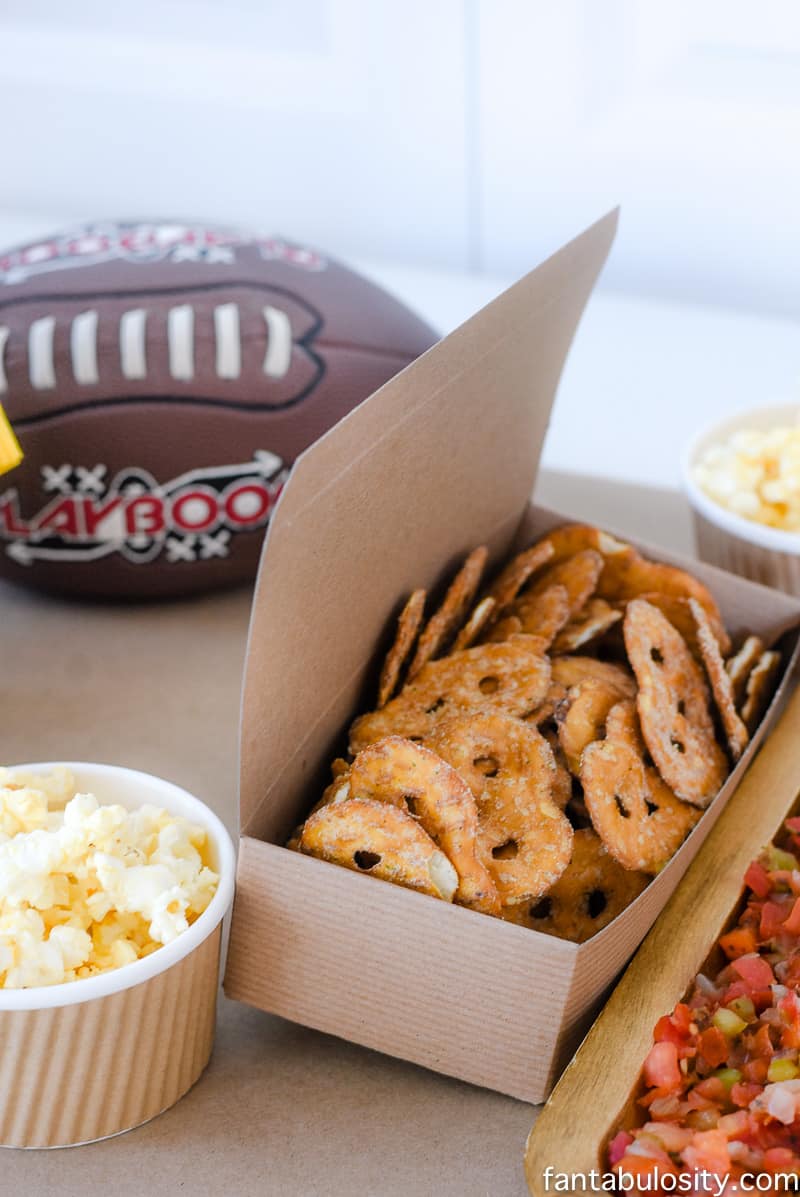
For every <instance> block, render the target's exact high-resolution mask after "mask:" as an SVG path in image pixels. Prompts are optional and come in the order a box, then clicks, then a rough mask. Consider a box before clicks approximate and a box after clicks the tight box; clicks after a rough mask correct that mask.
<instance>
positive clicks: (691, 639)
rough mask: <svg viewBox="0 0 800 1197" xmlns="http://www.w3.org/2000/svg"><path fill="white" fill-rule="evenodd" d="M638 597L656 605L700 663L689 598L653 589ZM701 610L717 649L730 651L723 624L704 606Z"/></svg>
mask: <svg viewBox="0 0 800 1197" xmlns="http://www.w3.org/2000/svg"><path fill="white" fill-rule="evenodd" d="M638 597H639V598H643V599H645V600H646V602H648V603H651V604H652V605H653V606H654V607H658V609H659V611H660V612H661V613H662V615H666V617H667V619H668V620H669V622H670V623H671V624H672V626H673V627H674V628H676V629H677V630H678V631H679V632H680V634H681V636H683V638H684V640H685V641H686V645H687V647H688V649H689V651H690V652H691V654H692V656H693V657H696V658H697V660H698V661H700V662H701V663H702V659H703V656H702V653H701V651H700V645H699V643H698V640H697V625H696V624H695V621H694V619H693V617H692V612H691V608H690V606H689V599H688V598H681V597H679V596H677V595H674V594H656V593H654V592H653V591H647V592H646V593H645V594H640V595H639V596H638ZM703 610H704V611H705V612H706V615H707V616H708V621H709V624H710V625H711V628H712V630H713V633H714V636H715V638H716V641H717V644H718V645H719V650H720V652H721V653H722V654H723V656H724V655H725V653H727V652H729V651H730V646H731V640H730V636H729V635H728V633H727V632H726V631H725V628H724V627H723V625H722V624H721V623H718V622H717V621H716V620H715V619H714V618H713V616H712V615H711V614H710V613H709V612H708V611H707V610H706V608H705V607H704V608H703Z"/></svg>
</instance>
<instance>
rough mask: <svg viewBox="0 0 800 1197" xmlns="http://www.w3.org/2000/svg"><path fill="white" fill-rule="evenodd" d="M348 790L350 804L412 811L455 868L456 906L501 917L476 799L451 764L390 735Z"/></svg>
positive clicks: (366, 755) (372, 749)
mask: <svg viewBox="0 0 800 1197" xmlns="http://www.w3.org/2000/svg"><path fill="white" fill-rule="evenodd" d="M345 786H346V787H347V790H348V794H347V800H348V801H350V800H351V799H353V798H370V799H372V800H374V801H376V802H389V803H392V804H393V805H394V806H399V807H401V808H402V809H403V810H406V811H408V813H409V814H410V815H412V816H413V817H414V818H415V819H417V820H418V822H419V824H420V826H421V827H422V828H423V829H424V830H425V831H426V832H427V833H428V835H429V836H430V837H431V839H432V840H433V841H434V843H436V844H438V845H439V847H440V848H441V849H442V851H443V852H444V853H445V855H446V856H447V857H448V859H449V860H450V862H451V864H453V865H454V866H455V870H456V872H457V873H458V877H459V883H458V890H457V892H456V897H455V900H456V902H459V903H460V904H461V905H462V906H469V907H471V908H472V909H473V910H480V911H482V912H483V913H484V914H496V913H497V911H498V910H499V909H500V899H499V898H498V896H497V890H496V889H495V885H494V882H493V881H492V878H491V876H490V874H489V872H488V871H487V869H486V867H485V865H484V864H483V863H482V862H481V860H480V858H479V849H478V808H477V806H476V804H475V799H474V798H473V796H472V791H471V790H470V788H469V786H468V785H467V784H466V782H465V781H464V780H463V779H462V778H461V777H460V776H459V774H458V773H457V772H456V771H455V769H453V768H451V767H450V765H448V764H447V763H446V761H444V760H442V758H441V757H440V756H437V755H436V753H435V752H431V751H430V749H428V748H423V747H422V745H421V744H414V743H412V741H411V740H404V739H402V738H401V737H400V736H387V737H386V738H385V739H383V740H377V741H376V742H375V743H374V744H371V745H370V746H369V748H365V749H364V751H363V752H360V753H359V754H358V756H357V757H356V759H355V760H354V761H353V764H352V765H351V767H350V772H349V775H348V777H347V780H346V782H344V783H343V786H342V788H344V787H345ZM340 793H341V790H340Z"/></svg>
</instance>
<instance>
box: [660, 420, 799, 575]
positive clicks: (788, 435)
mask: <svg viewBox="0 0 800 1197" xmlns="http://www.w3.org/2000/svg"><path fill="white" fill-rule="evenodd" d="M683 478H684V485H685V488H686V492H687V494H688V497H689V501H690V503H691V506H692V513H693V517H694V525H695V535H696V538H697V548H698V552H699V554H700V556H701V558H702V559H703V560H704V561H708V562H709V563H710V564H712V565H719V566H721V567H722V568H723V569H727V570H729V571H731V572H733V573H738V574H741V575H742V576H744V577H747V578H752V579H753V580H754V581H756V582H762V583H764V584H765V585H768V586H774V587H776V588H777V589H779V590H785V591H786V592H787V593H789V594H800V404H797V403H795V404H781V405H777V406H771V407H762V408H756V409H754V410H752V411H747V412H740V413H738V414H736V415H733V416H730V417H728V419H726V420H723V421H720V422H719V423H716V424H715V425H713V426H712V427H709V428H706V429H704V430H703V431H702V432H701V433H700V434H699V435H698V436H697V437H695V439H694V440H693V441H692V443H691V444H690V446H689V448H688V449H687V451H686V453H685V455H684V461H683Z"/></svg>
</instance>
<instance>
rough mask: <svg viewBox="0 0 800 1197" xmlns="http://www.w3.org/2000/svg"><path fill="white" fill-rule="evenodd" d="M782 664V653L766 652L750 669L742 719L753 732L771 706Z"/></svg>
mask: <svg viewBox="0 0 800 1197" xmlns="http://www.w3.org/2000/svg"><path fill="white" fill-rule="evenodd" d="M780 664H781V656H780V653H776V652H765V653H762V654H761V657H760V659H759V661H758V664H757V665H755V666H754V668H753V669H752V670H751V671H750V676H749V677H748V679H747V686H746V688H745V697H744V702H743V703H742V719H743V720H744V722H745V724H746V725H747V727H748V728H749V730H750V731H751V732H754V731H755V730H756V728H757V727H758V725H759V723H760V722H761V717H762V715H763V714H764V712H765V711H766V709H767V707H768V706H769V700H770V697H771V695H772V687H773V682H774V680H775V675H776V674H777V672H778V670H779V668H780Z"/></svg>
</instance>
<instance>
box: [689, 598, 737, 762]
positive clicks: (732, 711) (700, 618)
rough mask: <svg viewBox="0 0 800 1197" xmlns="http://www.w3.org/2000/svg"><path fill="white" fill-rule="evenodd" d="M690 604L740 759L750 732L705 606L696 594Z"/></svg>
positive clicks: (716, 699)
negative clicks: (736, 700)
mask: <svg viewBox="0 0 800 1197" xmlns="http://www.w3.org/2000/svg"><path fill="white" fill-rule="evenodd" d="M689 607H690V609H691V612H692V618H693V619H694V623H695V628H696V629H697V643H698V645H699V648H700V654H701V656H702V658H703V664H704V665H705V669H706V676H707V677H708V681H709V684H710V686H711V693H712V694H713V695H714V702H715V703H716V707H717V710H718V711H719V717H720V719H721V721H722V727H723V730H724V732H725V737H726V739H727V741H728V749H729V750H730V754H731V757H732V758H733V760H734V761H738V760H739V757H740V756H741V755H742V753H743V752H744V750H745V748H746V747H747V745H748V743H749V741H750V733H749V732H748V730H747V728H746V727H745V725H744V723H743V722H742V720H741V719H740V718H739V713H738V711H737V710H736V706H735V704H734V701H733V685H732V684H731V679H730V676H729V675H728V673H727V672H726V671H725V662H724V661H723V660H722V654H721V653H720V651H719V644H718V642H717V639H716V637H715V635H714V631H713V628H712V627H711V622H710V620H709V618H708V615H707V614H706V611H705V608H704V607H701V606H700V604H699V603H698V601H697V599H693V598H692V599H689Z"/></svg>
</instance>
